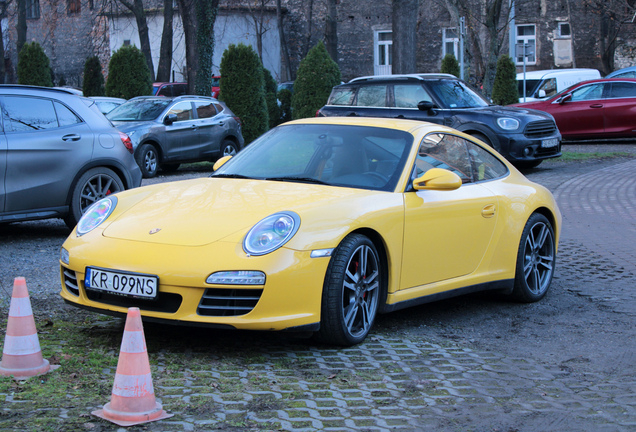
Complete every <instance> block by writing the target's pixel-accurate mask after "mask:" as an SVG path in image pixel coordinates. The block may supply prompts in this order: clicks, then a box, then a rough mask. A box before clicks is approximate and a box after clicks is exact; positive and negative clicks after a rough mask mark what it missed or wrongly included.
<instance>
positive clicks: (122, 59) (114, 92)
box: [106, 45, 152, 99]
mask: <svg viewBox="0 0 636 432" xmlns="http://www.w3.org/2000/svg"><path fill="white" fill-rule="evenodd" d="M150 94H152V81H151V78H150V71H149V70H148V64H147V63H146V58H145V57H144V55H143V53H142V52H141V51H140V50H139V48H137V47H135V46H132V45H128V46H123V47H121V48H119V49H118V50H117V51H116V52H115V53H114V54H113V56H112V57H111V59H110V63H109V65H108V80H107V81H106V96H110V97H118V98H123V99H130V98H133V97H136V96H145V95H150Z"/></svg>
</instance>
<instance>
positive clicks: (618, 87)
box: [609, 82, 636, 98]
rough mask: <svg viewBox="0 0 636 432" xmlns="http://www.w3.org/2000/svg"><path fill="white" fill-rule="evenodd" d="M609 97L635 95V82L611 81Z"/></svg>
mask: <svg viewBox="0 0 636 432" xmlns="http://www.w3.org/2000/svg"><path fill="white" fill-rule="evenodd" d="M609 97H610V98H633V97H636V83H631V82H617V83H616V82H615V83H612V90H611V91H610V95H609Z"/></svg>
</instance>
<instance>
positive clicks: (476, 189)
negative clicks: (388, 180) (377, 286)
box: [400, 134, 503, 293]
mask: <svg viewBox="0 0 636 432" xmlns="http://www.w3.org/2000/svg"><path fill="white" fill-rule="evenodd" d="M475 149H479V150H481V152H486V151H485V150H483V149H480V148H479V146H477V145H476V144H474V143H471V142H470V141H468V140H465V139H464V138H461V137H458V136H455V135H451V134H431V135H429V136H427V137H426V138H425V139H424V140H423V141H422V143H421V145H420V149H419V152H418V156H417V160H416V167H415V169H416V171H417V174H416V176H417V177H419V176H420V175H421V174H423V173H424V172H426V171H428V170H429V169H431V168H443V169H447V170H449V171H452V172H454V173H456V174H457V175H458V176H460V178H461V179H462V182H463V183H462V186H461V187H459V188H458V189H456V190H446V191H435V190H421V191H412V192H407V193H405V195H404V204H405V210H404V221H405V223H404V255H403V257H404V258H403V266H402V276H401V283H400V286H401V288H402V289H408V288H412V287H417V286H422V285H428V284H434V283H435V282H441V281H445V280H449V279H453V278H458V277H461V276H466V275H468V274H470V273H472V272H474V271H475V269H476V268H477V266H478V265H479V263H480V262H481V261H482V258H483V256H484V254H485V253H486V251H487V249H488V245H489V244H490V241H491V238H492V234H493V232H494V229H495V225H496V224H497V219H498V213H499V212H498V208H497V206H498V199H497V196H496V195H495V194H494V193H492V192H491V191H490V190H488V189H487V188H485V187H483V186H482V185H481V184H480V181H481V180H484V178H485V177H486V175H487V171H486V168H485V167H481V166H474V164H473V161H472V156H471V155H472V154H473V153H475ZM486 153H487V152H486ZM490 156H491V157H492V158H494V157H493V156H492V155H490ZM495 159H496V158H495ZM502 165H503V164H502ZM436 286H437V285H433V286H431V288H430V293H434V292H435V290H436Z"/></svg>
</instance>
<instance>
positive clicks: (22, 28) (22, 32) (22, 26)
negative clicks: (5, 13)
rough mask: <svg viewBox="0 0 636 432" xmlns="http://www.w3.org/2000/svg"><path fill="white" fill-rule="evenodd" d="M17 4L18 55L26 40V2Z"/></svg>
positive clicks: (18, 1)
mask: <svg viewBox="0 0 636 432" xmlns="http://www.w3.org/2000/svg"><path fill="white" fill-rule="evenodd" d="M17 3H18V24H17V31H18V42H17V48H18V54H20V51H21V50H22V47H23V46H24V44H25V43H26V38H27V21H26V0H17Z"/></svg>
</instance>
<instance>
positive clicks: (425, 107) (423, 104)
mask: <svg viewBox="0 0 636 432" xmlns="http://www.w3.org/2000/svg"><path fill="white" fill-rule="evenodd" d="M433 108H435V104H434V103H433V102H431V101H419V102H418V103H417V109H418V110H420V111H430V110H432V109H433Z"/></svg>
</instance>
